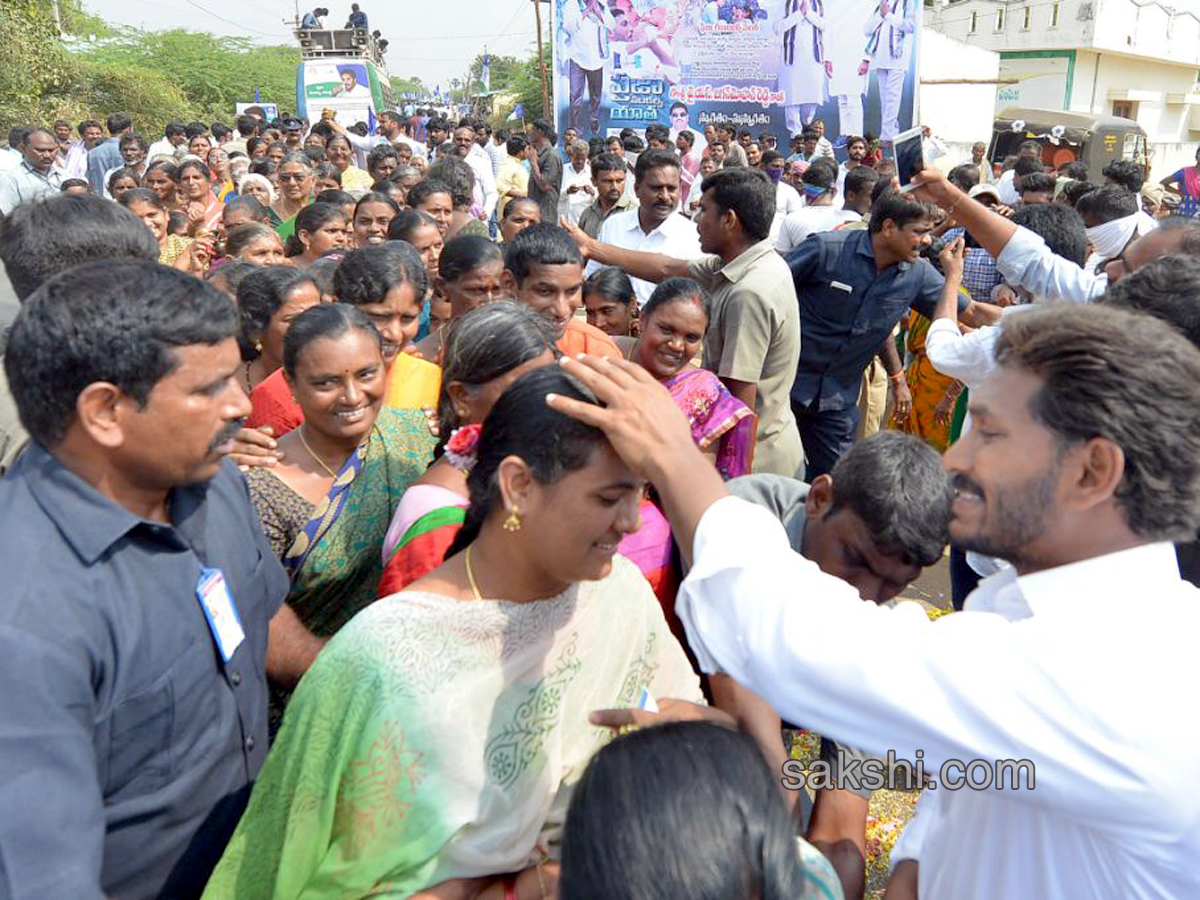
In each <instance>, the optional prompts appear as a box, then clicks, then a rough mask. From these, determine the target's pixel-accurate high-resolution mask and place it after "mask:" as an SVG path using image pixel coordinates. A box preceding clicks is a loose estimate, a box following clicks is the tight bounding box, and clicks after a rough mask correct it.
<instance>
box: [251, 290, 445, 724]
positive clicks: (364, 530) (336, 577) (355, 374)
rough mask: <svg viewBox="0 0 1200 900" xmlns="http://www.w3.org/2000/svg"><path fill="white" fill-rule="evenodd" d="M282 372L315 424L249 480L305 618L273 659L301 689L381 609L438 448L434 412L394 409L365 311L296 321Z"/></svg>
mask: <svg viewBox="0 0 1200 900" xmlns="http://www.w3.org/2000/svg"><path fill="white" fill-rule="evenodd" d="M247 280H249V279H247ZM244 286H245V283H244V282H243V287H244ZM240 293H241V292H240V291H239V296H240ZM314 293H315V289H314ZM283 370H284V375H285V377H286V379H287V384H288V387H289V388H290V389H291V391H292V393H293V394H294V395H295V397H296V400H297V402H298V403H299V404H300V408H301V409H302V410H303V411H304V424H303V425H301V426H300V427H299V428H297V429H295V430H294V431H292V432H290V433H289V434H286V435H284V436H283V437H282V438H280V440H279V451H280V453H281V454H282V456H281V458H280V459H279V461H278V462H277V463H276V464H275V465H274V466H273V467H271V468H270V469H267V468H262V467H259V468H253V469H251V470H249V471H248V472H247V473H246V480H247V483H248V484H249V486H250V498H251V500H252V501H253V502H254V506H255V509H256V510H257V511H258V514H259V518H260V519H261V520H262V525H263V531H264V533H265V534H266V535H267V539H268V541H269V542H270V544H271V547H272V549H274V550H275V552H276V553H277V554H279V556H280V558H281V559H282V560H283V564H284V567H285V568H286V569H287V570H288V573H289V574H290V575H291V579H292V590H291V592H290V593H289V594H288V597H287V606H288V609H289V611H290V613H291V614H294V616H295V618H296V619H298V622H296V621H293V622H292V625H294V626H296V627H294V628H289V629H285V630H283V632H282V634H286V635H287V637H286V638H284V639H282V640H280V641H276V634H275V630H274V629H273V630H272V639H271V640H272V643H271V645H270V646H269V648H268V656H272V655H275V654H278V655H280V656H282V657H285V658H286V660H287V664H286V665H284V666H283V667H284V668H285V669H287V670H288V671H289V673H290V675H291V676H292V679H294V681H298V680H299V678H300V676H301V675H303V674H304V671H305V670H306V669H307V668H308V665H309V664H310V663H311V662H312V659H313V657H314V656H315V655H316V652H317V650H319V649H320V646H321V644H323V643H324V641H325V640H326V639H327V638H328V637H329V636H330V635H332V634H334V633H335V632H336V631H337V630H338V629H339V628H341V627H342V625H344V624H345V623H346V622H348V621H349V620H350V618H351V617H352V616H353V615H354V614H355V613H356V612H358V611H359V610H360V609H362V608H363V607H364V606H366V605H367V604H368V603H370V602H371V601H372V600H374V599H375V590H376V587H377V586H378V584H379V576H380V572H381V571H382V567H383V564H382V561H381V560H380V558H379V548H380V546H381V544H382V543H383V536H384V534H385V533H386V532H387V526H388V522H389V521H390V520H391V514H392V510H393V509H394V508H395V506H396V504H397V503H399V502H400V497H401V496H402V495H403V494H404V492H405V491H406V490H407V489H408V486H409V485H410V484H412V482H413V481H414V480H415V479H416V478H417V477H418V476H419V475H420V474H421V473H422V472H424V471H425V467H426V466H427V465H428V463H429V460H430V458H431V453H432V450H433V443H434V441H433V437H432V436H431V435H430V433H429V428H428V425H427V423H426V420H425V416H424V414H423V413H421V412H419V411H416V410H395V409H387V408H385V407H383V395H384V392H385V390H386V387H387V376H386V369H385V367H384V363H383V353H382V341H381V340H380V337H379V333H378V332H377V331H376V330H375V328H374V326H373V325H372V324H371V321H370V319H368V318H367V316H366V315H365V314H364V313H363V312H362V311H361V310H359V309H355V308H354V307H351V306H347V305H345V304H341V303H330V304H326V305H322V306H314V307H312V308H310V309H308V310H306V311H305V312H303V313H301V314H300V315H299V316H297V317H296V319H295V321H294V322H293V323H292V324H291V327H290V328H288V330H287V333H286V335H285V336H284V339H283ZM301 626H302V627H301ZM286 680H287V679H285V681H286ZM294 681H293V683H294ZM284 686H285V687H286V686H287V685H286V684H285V685H284ZM277 699H278V698H277ZM275 706H276V708H277V709H278V707H279V704H278V703H276V704H275Z"/></svg>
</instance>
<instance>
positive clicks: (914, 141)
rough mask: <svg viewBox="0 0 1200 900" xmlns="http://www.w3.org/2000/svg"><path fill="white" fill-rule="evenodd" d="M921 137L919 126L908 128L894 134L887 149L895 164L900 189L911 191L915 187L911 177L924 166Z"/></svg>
mask: <svg viewBox="0 0 1200 900" xmlns="http://www.w3.org/2000/svg"><path fill="white" fill-rule="evenodd" d="M923 137H924V134H923V130H922V129H921V128H910V129H909V130H908V131H904V132H901V133H900V134H898V135H896V138H895V140H893V141H892V149H891V150H890V151H888V152H889V155H890V156H891V157H892V161H893V162H895V164H896V179H897V180H898V181H899V182H900V190H902V191H911V190H912V189H913V188H914V187H916V185H914V184H913V183H912V180H913V177H914V176H916V174H917V173H918V172H920V171H921V170H922V169H923V168H925V153H924V151H923V150H922V147H921V141H922V139H923Z"/></svg>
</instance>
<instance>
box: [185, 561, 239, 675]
mask: <svg viewBox="0 0 1200 900" xmlns="http://www.w3.org/2000/svg"><path fill="white" fill-rule="evenodd" d="M196 599H197V600H199V601H200V607H201V609H203V610H204V618H206V619H207V620H208V627H209V630H210V631H212V635H213V639H214V640H216V642H217V649H218V650H219V651H220V652H221V659H223V660H224V661H225V662H229V660H230V659H232V658H233V654H234V653H236V652H237V648H238V647H240V646H241V643H242V641H243V640H245V637H246V632H245V631H243V630H242V619H241V617H240V616H239V615H238V611H237V606H236V605H235V604H234V602H233V597H232V595H230V593H229V585H227V584H226V583H225V573H224V572H222V571H221V570H220V569H207V568H202V569H201V570H200V580H199V581H197V582H196Z"/></svg>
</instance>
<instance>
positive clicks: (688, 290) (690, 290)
mask: <svg viewBox="0 0 1200 900" xmlns="http://www.w3.org/2000/svg"><path fill="white" fill-rule="evenodd" d="M585 290H586V288H585ZM693 298H694V299H695V300H697V301H698V305H699V307H700V309H701V310H703V311H704V318H705V319H706V320H707V319H708V318H709V307H710V302H709V299H708V292H707V291H705V290H704V288H703V287H701V286H700V282H698V281H696V280H695V279H692V278H684V277H682V276H678V275H676V276H674V277H672V278H664V279H663V280H662V281H660V282H659V283H658V287H656V288H655V289H654V293H652V294H651V295H650V298H649V299H648V300H647V301H646V305H645V306H643V307H642V321H643V322H645V321H646V320H648V319H649V318H650V317H651V316H652V315H654V313H655V311H656V310H658V309H659V308H661V307H663V306H666V305H667V304H668V303H673V302H674V301H676V300H684V299H686V300H691V299H693Z"/></svg>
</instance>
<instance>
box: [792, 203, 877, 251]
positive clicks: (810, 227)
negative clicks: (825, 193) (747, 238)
mask: <svg viewBox="0 0 1200 900" xmlns="http://www.w3.org/2000/svg"><path fill="white" fill-rule="evenodd" d="M856 220H857V221H862V216H860V215H859V214H858V213H856V212H853V211H851V210H848V209H844V208H842V207H840V206H805V207H803V208H802V209H798V210H796V211H795V212H792V213H788V214H787V215H786V216H784V217H783V221H782V222H781V223H780V225H779V234H778V235H777V236H776V238H775V249H776V250H778V251H779V252H780V253H787V252H789V251H791V250H794V249H796V248H797V247H799V246H800V245H801V244H802V243H804V240H805V238H807V237H808V236H809V235H810V234H819V233H820V232H822V231H833V229H835V228H837V226H839V225H841V224H842V223H843V222H854V221H856Z"/></svg>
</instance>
